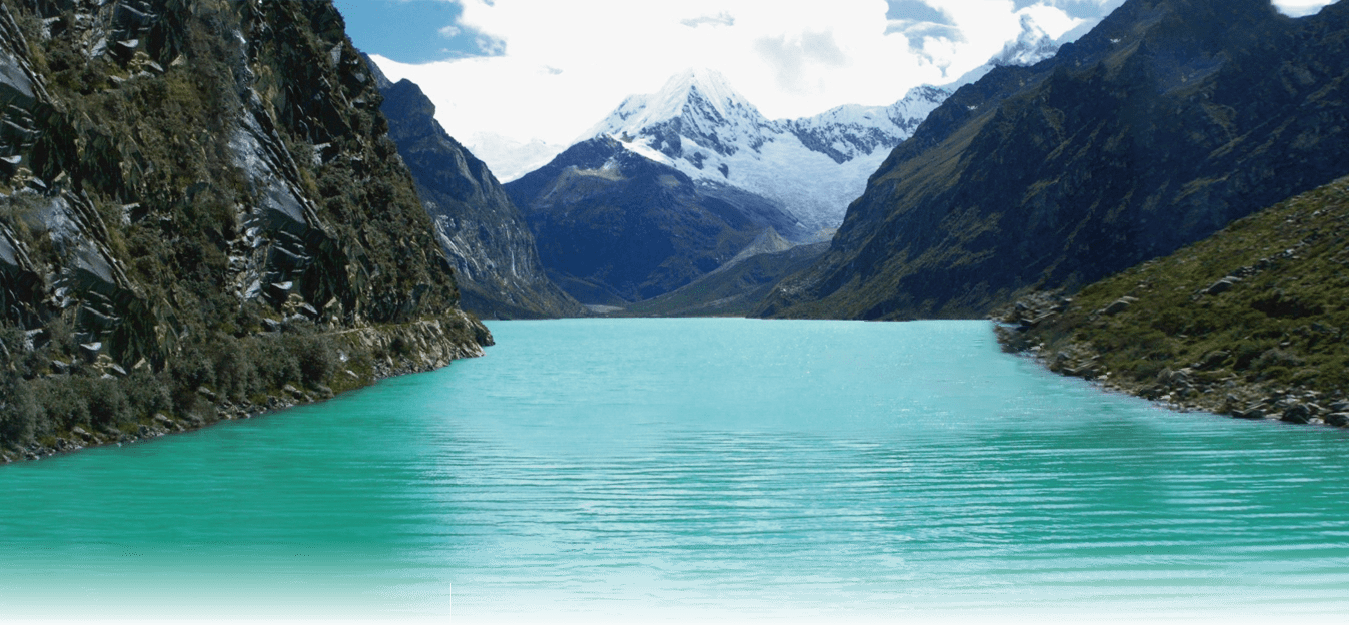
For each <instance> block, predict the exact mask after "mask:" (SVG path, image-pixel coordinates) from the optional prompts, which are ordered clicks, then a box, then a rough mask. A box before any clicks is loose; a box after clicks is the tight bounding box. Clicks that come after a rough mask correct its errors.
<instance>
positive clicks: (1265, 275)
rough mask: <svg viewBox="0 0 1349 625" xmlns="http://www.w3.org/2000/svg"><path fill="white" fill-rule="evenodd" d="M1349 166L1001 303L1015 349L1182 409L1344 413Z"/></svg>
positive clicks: (1299, 415) (1311, 418)
mask: <svg viewBox="0 0 1349 625" xmlns="http://www.w3.org/2000/svg"><path fill="white" fill-rule="evenodd" d="M1347 246H1349V178H1341V179H1339V180H1337V181H1335V182H1333V183H1331V184H1329V185H1326V186H1323V187H1321V188H1319V189H1316V190H1314V191H1311V192H1308V193H1304V194H1302V195H1300V196H1298V197H1295V198H1293V199H1291V200H1288V201H1285V202H1283V203H1281V204H1279V205H1277V206H1275V207H1273V208H1270V209H1268V210H1265V211H1261V212H1259V213H1257V214H1255V215H1252V216H1250V217H1247V218H1244V219H1241V220H1238V221H1236V222H1235V223H1233V224H1231V225H1230V226H1228V227H1227V228H1226V229H1224V230H1222V231H1220V232H1218V233H1217V234H1215V235H1213V236H1211V237H1209V238H1207V239H1205V240H1203V241H1200V242H1199V243H1196V244H1194V245H1191V246H1188V247H1185V248H1183V249H1181V250H1179V251H1177V252H1176V253H1174V254H1171V255H1169V256H1166V257H1164V258H1159V259H1156V260H1152V261H1148V262H1146V263H1143V264H1142V265H1139V266H1136V267H1133V268H1131V269H1129V270H1127V271H1124V272H1121V273H1119V274H1117V275H1115V276H1112V277H1110V278H1108V279H1105V280H1102V281H1100V282H1098V283H1095V284H1092V285H1090V286H1088V287H1086V288H1084V289H1082V290H1081V292H1079V293H1077V294H1076V295H1075V296H1074V297H1071V298H1065V297H1063V296H1061V295H1054V294H1048V293H1040V294H1036V295H1035V296H1033V297H1029V298H1026V299H1025V300H1023V301H1021V302H1019V303H1018V304H1017V305H1016V306H1015V307H1013V308H1012V309H1011V310H1009V311H1006V312H1005V313H1004V314H1003V315H1002V318H1003V321H1005V322H1006V323H1007V325H1005V326H1003V327H1002V328H1001V330H1000V335H1001V339H1002V341H1003V343H1004V345H1005V346H1006V347H1007V348H1008V349H1009V350H1012V351H1018V352H1024V353H1028V354H1031V355H1034V356H1036V357H1038V358H1039V359H1041V360H1042V361H1044V363H1045V364H1046V365H1047V366H1049V368H1050V369H1052V370H1054V371H1057V372H1059V373H1062V374H1065V375H1071V376H1078V377H1084V378H1087V379H1093V380H1100V381H1101V382H1102V383H1104V384H1106V385H1107V386H1110V387H1112V388H1116V389H1120V390H1124V391H1126V392H1129V393H1133V394H1136V395H1140V396H1142V397H1146V398H1148V399H1154V400H1158V401H1162V402H1165V403H1168V404H1171V405H1173V406H1175V407H1178V408H1182V409H1196V410H1204V411H1208V412H1215V413H1220V414H1229V415H1232V416H1234V417H1239V418H1246V419H1278V420H1282V421H1288V422H1293V423H1325V424H1330V425H1336V426H1341V427H1343V426H1346V425H1349V397H1346V394H1345V392H1346V390H1349V347H1346V345H1349V343H1346V342H1345V340H1344V339H1345V333H1346V332H1349V306H1346V302H1345V299H1344V293H1345V292H1347V291H1349V275H1347V274H1346V272H1345V268H1346V266H1349V251H1346V250H1347V249H1349V247H1347Z"/></svg>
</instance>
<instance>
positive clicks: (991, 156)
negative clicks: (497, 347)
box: [759, 0, 1349, 319]
mask: <svg viewBox="0 0 1349 625" xmlns="http://www.w3.org/2000/svg"><path fill="white" fill-rule="evenodd" d="M1346 35H1349V6H1346V5H1343V4H1336V5H1331V6H1329V7H1327V8H1325V9H1324V10H1322V12H1321V13H1320V14H1319V15H1316V16H1313V17H1308V18H1303V19H1300V20H1294V19H1290V18H1287V17H1285V16H1282V15H1280V14H1278V13H1277V12H1276V11H1275V10H1274V8H1273V7H1272V6H1271V5H1270V4H1269V3H1268V2H1266V1H1265V0H1239V1H1235V0H1222V1H1218V0H1131V1H1130V2H1128V3H1126V4H1125V5H1123V6H1122V7H1121V8H1119V9H1118V10H1116V11H1115V12H1114V13H1113V14H1111V15H1110V16H1109V17H1108V18H1107V19H1105V20H1103V21H1102V23H1101V24H1099V25H1098V26H1097V27H1096V28H1095V29H1093V30H1092V32H1090V33H1089V34H1087V35H1086V36H1084V37H1083V38H1082V39H1080V40H1079V41H1078V42H1076V43H1073V44H1067V45H1065V46H1063V48H1062V49H1061V50H1060V51H1059V53H1058V55H1057V56H1055V57H1054V58H1053V59H1050V60H1047V61H1044V62H1041V63H1039V64H1036V65H1034V66H1031V67H1000V68H997V69H995V70H994V71H992V72H990V73H989V74H988V75H987V76H985V77H984V78H983V79H981V80H979V81H978V82H976V83H974V84H971V85H968V86H966V87H963V88H961V89H960V90H959V91H957V92H956V93H955V94H954V95H953V96H952V97H951V98H950V99H948V100H947V101H946V102H945V103H944V104H943V105H942V106H941V107H940V108H938V109H937V110H936V111H934V112H933V113H932V115H931V116H929V117H928V119H927V120H926V121H925V122H924V123H923V125H922V126H921V127H920V128H919V129H918V131H917V132H916V133H915V134H914V136H913V137H912V138H911V139H909V140H908V141H906V142H905V143H904V144H902V145H900V146H899V147H898V148H896V149H895V151H894V152H893V153H892V154H891V155H890V157H889V158H888V159H887V160H886V162H885V163H884V164H883V165H882V167H881V168H880V169H879V170H878V171H877V172H876V174H875V175H874V176H873V177H872V178H871V180H870V182H869V183H868V186H867V192H866V193H865V194H864V195H863V196H862V197H861V198H859V199H858V200H857V201H856V202H855V203H853V205H852V206H850V207H849V211H848V216H847V219H846V220H845V221H844V224H843V226H842V227H840V229H839V232H838V235H837V237H836V238H835V239H834V241H833V244H832V246H831V249H830V251H829V252H828V253H827V254H826V255H825V256H824V257H823V258H822V259H821V260H820V262H819V263H817V264H816V265H815V266H813V267H812V268H811V269H809V270H807V271H806V272H803V273H802V274H799V275H798V276H795V277H793V278H791V279H789V280H786V281H784V282H783V283H782V284H781V285H780V286H779V288H778V289H777V290H775V292H774V294H773V295H772V296H770V297H769V298H768V299H767V300H766V301H765V303H764V304H763V305H762V306H761V307H760V310H759V314H761V315H766V316H783V317H801V316H808V317H842V318H860V319H909V318H915V317H973V316H982V315H984V314H986V313H987V312H988V310H989V309H990V307H992V306H994V305H996V304H998V303H1000V302H1004V301H1007V300H1008V299H1009V298H1010V297H1012V295H1013V294H1015V293H1016V292H1018V291H1021V290H1024V289H1028V288H1032V287H1042V288H1051V287H1059V286H1063V287H1068V288H1072V287H1074V286H1075V285H1081V284H1084V283H1087V282H1090V281H1092V280H1095V279H1097V278H1100V277H1102V276H1104V275H1107V274H1109V273H1112V272H1114V271H1118V270H1120V269H1122V268H1124V267H1128V266H1131V265H1133V264H1136V263H1138V262H1140V261H1143V260H1146V259H1148V258H1153V257H1156V256H1158V255H1162V254H1166V253H1168V252H1171V251H1173V250H1175V249H1176V248H1178V247H1179V246H1181V245H1184V244H1186V243H1188V242H1191V241H1194V240H1197V239H1199V238H1202V237H1204V236H1207V235H1208V234H1211V233H1212V232H1214V231H1216V230H1217V229H1219V228H1221V227H1223V226H1224V225H1225V224H1227V223H1228V222H1230V221H1232V220H1233V219H1235V218H1238V217H1241V216H1243V215H1246V214H1248V213H1250V212H1252V211H1254V210H1256V209H1258V208H1260V207H1262V206H1267V205H1269V204H1272V203H1273V202H1275V201H1278V200H1279V199H1281V198H1285V197H1288V196H1291V195H1294V194H1296V193H1298V192H1301V191H1303V190H1306V189H1309V188H1312V187H1315V186H1317V185H1319V184H1323V183H1325V182H1326V181H1328V180H1331V179H1333V178H1334V177H1336V176H1338V175H1340V174H1342V173H1343V163H1345V162H1347V161H1346V157H1349V143H1346V141H1345V132H1346V130H1349V124H1347V123H1346V116H1347V114H1349V107H1347V106H1346V105H1345V102H1346V95H1349V94H1346V92H1345V84H1346V83H1345V78H1346V75H1347V73H1349V70H1346V67H1349V64H1347V63H1346V61H1349V49H1346V46H1345V40H1346Z"/></svg>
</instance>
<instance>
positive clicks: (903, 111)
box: [581, 70, 950, 232]
mask: <svg viewBox="0 0 1349 625" xmlns="http://www.w3.org/2000/svg"><path fill="white" fill-rule="evenodd" d="M948 95H950V93H949V92H948V91H946V90H944V89H939V88H935V87H918V88H916V89H913V90H912V91H910V92H909V93H908V94H907V95H906V96H905V97H904V99H902V100H900V101H899V102H896V103H895V104H893V105H890V106H888V107H887V106H871V107H868V106H859V105H844V106H840V107H837V108H834V109H831V110H829V111H826V112H824V113H821V114H819V115H816V116H814V117H807V118H801V119H795V120H769V119H768V118H766V117H764V116H763V114H761V113H760V112H759V110H758V109H757V108H755V107H754V105H753V104H750V103H749V101H748V100H746V99H745V98H744V97H743V96H741V95H740V94H739V93H737V92H736V91H735V89H733V88H731V86H730V85H729V84H728V83H727V82H726V79H725V78H723V77H722V76H721V74H719V73H717V72H716V71H712V70H688V71H685V72H683V73H680V74H676V75H675V76H674V77H672V78H670V80H669V81H668V82H667V83H666V84H665V86H664V87H663V88H662V89H661V90H660V91H659V92H657V93H654V94H649V95H636V96H631V97H629V98H627V99H626V100H624V101H623V103H622V104H620V105H619V106H618V108H617V109H615V110H614V112H613V113H610V114H609V116H608V117H606V118H605V119H604V120H602V121H601V122H600V123H598V124H596V125H595V126H594V127H592V128H591V129H590V130H589V131H587V132H586V133H585V134H584V135H583V136H582V137H581V140H587V139H591V138H595V137H605V136H608V137H614V138H616V139H618V140H619V141H622V142H623V143H624V144H625V146H627V148H628V149H630V150H632V151H634V152H637V153H638V154H641V155H643V156H645V157H647V158H650V159H652V160H654V161H657V162H659V163H663V164H666V165H670V166H672V167H674V168H676V169H678V170H679V171H681V172H683V173H684V174H686V175H688V176H689V177H690V178H692V179H694V180H695V181H699V182H703V183H706V184H709V185H711V184H715V185H721V186H731V187H736V188H739V189H742V190H745V191H749V192H751V193H753V194H756V195H759V196H762V197H764V198H767V199H768V200H770V201H772V202H773V203H775V204H778V205H779V206H780V207H781V208H782V209H784V210H785V211H787V212H788V213H790V214H792V215H794V216H795V217H796V218H797V219H798V220H799V221H800V222H801V225H802V227H803V229H804V230H805V231H809V232H818V231H822V230H826V229H828V228H833V227H835V226H837V225H838V224H839V223H841V222H842V221H843V215H844V213H845V211H846V210H847V208H848V204H849V203H850V202H852V200H854V199H856V198H857V196H859V195H861V193H862V191H863V190H864V189H865V188H866V181H867V178H868V177H869V176H870V175H871V173H872V172H874V171H876V168H877V167H879V166H880V164H881V162H882V161H883V160H884V159H885V157H886V155H888V154H889V153H890V150H891V149H893V148H894V147H895V146H896V145H899V143H900V142H901V141H903V140H904V139H906V138H908V136H909V135H911V134H912V133H913V130H914V129H915V128H916V127H917V126H918V124H919V123H921V122H922V121H923V119H925V118H926V117H927V114H928V113H929V112H931V111H932V110H933V109H935V108H936V107H937V106H938V105H940V104H941V103H942V101H943V100H945V99H946V97H947V96H948Z"/></svg>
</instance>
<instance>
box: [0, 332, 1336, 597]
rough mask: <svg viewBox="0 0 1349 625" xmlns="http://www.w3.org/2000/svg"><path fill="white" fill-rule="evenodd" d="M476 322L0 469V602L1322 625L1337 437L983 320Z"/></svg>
mask: <svg viewBox="0 0 1349 625" xmlns="http://www.w3.org/2000/svg"><path fill="white" fill-rule="evenodd" d="M492 330H493V332H494V333H495V334H496V336H497V338H498V342H499V345H498V346H497V347H493V348H492V349H491V350H489V352H488V356H487V357H486V358H483V359H479V360H475V361H464V362H457V363H455V364H454V365H452V366H451V367H449V368H447V369H444V370H442V371H439V372H435V373H432V374H426V375H420V376H411V377H405V378H399V379H395V380H389V381H386V382H385V383H383V384H380V385H378V386H376V387H374V388H371V389H367V390H365V391H362V392H358V393H355V394H351V395H349V396H344V397H342V398H339V399H337V400H335V401H332V402H329V403H327V404H325V405H322V406H315V407H308V408H303V409H297V410H292V411H289V412H286V413H281V414H276V415H271V416H268V417H266V418H264V419H256V420H253V421H248V422H238V423H229V424H225V425H223V426H221V427H215V428H210V429H208V430H205V431H201V432H196V433H191V434H188V435H182V436H177V437H171V438H169V439H164V440H160V441H156V442H154V443H153V444H143V445H136V446H131V447H126V448H121V449H116V448H113V449H104V450H95V451H91V452H85V453H80V454H75V455H72V456H69V457H64V458H56V459H50V460H45V461H42V462H39V463H33V464H28V465H16V466H11V467H7V468H4V469H3V470H0V492H5V493H7V494H8V496H7V499H8V501H7V503H6V505H5V506H3V507H2V508H0V603H3V604H5V605H7V606H16V607H14V608H13V609H14V610H15V611H16V613H17V614H20V615H23V614H32V615H46V616H50V615H62V614H67V613H73V612H70V611H78V610H87V611H88V612H87V613H96V614H107V613H112V614H115V615H143V614H147V613H154V614H165V615H174V614H178V615H181V614H197V613H200V612H201V611H202V610H204V609H206V608H210V609H212V610H223V612H222V613H221V614H220V615H226V616H228V615H241V616H252V615H305V614H330V615H345V616H351V615H375V616H399V615H407V616H417V615H421V616H426V615H435V614H445V613H448V612H449V611H450V605H451V602H452V603H453V613H454V616H455V617H456V618H457V619H461V620H469V621H472V620H475V619H487V620H492V619H497V618H503V617H519V618H522V619H529V618H530V617H537V616H539V615H545V614H546V615H549V616H550V617H557V616H559V615H561V616H564V617H565V616H568V615H570V616H573V617H578V618H580V617H584V618H587V619H593V618H601V619H603V618H606V617H609V618H617V619H633V618H643V619H645V618H651V617H653V616H663V617H671V618H688V617H697V616H702V617H709V616H710V617H717V618H731V619H742V618H747V617H753V616H785V617H796V618H811V617H820V616H825V617H830V616H832V617H844V616H846V617H850V618H868V617H874V618H887V617H890V618H893V617H897V616H906V615H919V616H921V615H944V614H952V613H954V614H956V615H974V616H979V615H995V614H996V615H1003V616H1005V615H1009V614H1010V615H1017V614H1020V615H1044V614H1049V615H1054V614H1076V613H1080V612H1085V613H1089V614H1092V615H1096V616H1101V615H1109V614H1115V615H1127V616H1126V617H1127V618H1145V617H1149V616H1159V615H1180V616H1187V615H1189V616H1199V615H1229V614H1230V615H1241V616H1246V617H1249V616H1251V615H1259V614H1269V615H1287V614H1304V615H1312V616H1317V615H1320V616H1334V615H1337V614H1345V613H1349V522H1346V520H1345V519H1346V514H1345V513H1346V512H1347V511H1349V504H1346V503H1345V502H1346V501H1349V498H1346V494H1349V486H1347V485H1346V484H1345V482H1344V481H1343V480H1340V479H1338V477H1337V476H1338V475H1339V473H1341V472H1342V469H1343V467H1345V466H1346V460H1347V459H1349V452H1347V451H1346V449H1347V448H1346V443H1349V441H1347V440H1346V433H1345V432H1342V431H1336V430H1329V429H1318V428H1307V427H1288V426H1283V425H1281V424H1273V423H1249V422H1242V421H1233V420H1228V419H1223V418H1219V417H1214V416H1209V415H1201V414H1184V415H1180V414H1174V413H1169V412H1166V411H1162V410H1159V409H1156V408H1154V407H1152V406H1149V405H1148V404H1146V403H1143V402H1139V401H1136V400H1133V399H1129V398H1123V397H1118V396H1111V395H1106V394H1102V393H1100V392H1098V391H1096V390H1095V389H1093V388H1091V387H1089V386H1086V385H1085V384H1082V383H1080V382H1079V381H1076V380H1065V379H1060V378H1057V377H1054V376H1052V375H1049V374H1046V373H1044V372H1042V371H1040V370H1039V369H1037V368H1036V367H1035V366H1034V365H1032V364H1030V363H1027V362H1024V361H1021V360H1018V359H1016V358H1014V357H1011V356H1007V355H1004V354H1001V353H999V352H998V350H997V347H996V344H995V343H994V341H993V339H992V332H991V330H990V328H989V327H988V325H987V324H985V323H979V322H933V323H914V324H863V323H830V322H800V323H798V322H755V321H745V320H640V321H639V320H584V321H562V322H508V323H496V324H493V325H492ZM239 597H249V600H248V601H242V602H241V601H239V600H238V598H239ZM55 598H60V599H59V601H60V603H58V604H55V605H56V606H58V607H56V608H55V612H54V613H53V612H52V610H53V603H52V602H53V601H54V600H56V599H55ZM71 599H74V600H75V603H74V604H72V603H71Z"/></svg>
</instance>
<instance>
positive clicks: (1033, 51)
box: [946, 15, 1059, 93]
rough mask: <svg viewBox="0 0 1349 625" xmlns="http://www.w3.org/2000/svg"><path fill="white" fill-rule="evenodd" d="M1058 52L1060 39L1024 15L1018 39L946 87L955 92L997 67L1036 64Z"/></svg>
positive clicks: (1008, 43)
mask: <svg viewBox="0 0 1349 625" xmlns="http://www.w3.org/2000/svg"><path fill="white" fill-rule="evenodd" d="M1058 52H1059V43H1058V41H1057V40H1055V39H1054V38H1053V37H1050V36H1049V33H1048V32H1046V31H1045V29H1044V28H1043V27H1041V26H1040V25H1039V24H1037V23H1036V22H1035V19H1034V18H1032V17H1031V16H1030V15H1022V16H1021V34H1019V35H1017V37H1016V39H1013V40H1012V41H1009V42H1007V45H1005V46H1003V48H1002V51H1001V52H999V53H997V54H995V55H993V58H991V59H989V60H988V62H987V63H984V64H983V65H980V66H979V67H976V68H974V69H972V70H970V71H969V72H967V73H966V74H965V75H964V76H961V77H960V78H957V79H956V80H955V81H954V82H952V83H950V84H948V85H946V88H947V89H949V90H950V91H951V92H952V93H954V92H955V91H956V90H957V89H960V88H961V87H963V86H965V85H968V84H972V83H974V82H977V81H978V80H979V79H980V78H983V77H984V76H985V75H987V74H988V73H989V72H991V71H993V68H995V67H1005V66H1008V65H1019V66H1030V65H1035V64H1036V63H1039V62H1040V61H1043V60H1045V59H1048V58H1051V57H1053V56H1054V55H1055V54H1058Z"/></svg>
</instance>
